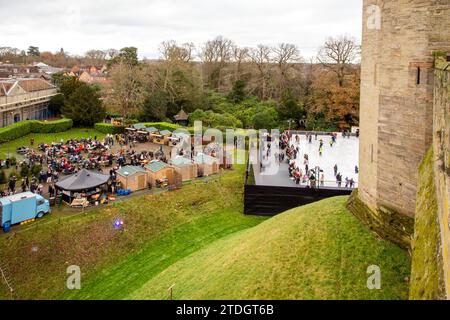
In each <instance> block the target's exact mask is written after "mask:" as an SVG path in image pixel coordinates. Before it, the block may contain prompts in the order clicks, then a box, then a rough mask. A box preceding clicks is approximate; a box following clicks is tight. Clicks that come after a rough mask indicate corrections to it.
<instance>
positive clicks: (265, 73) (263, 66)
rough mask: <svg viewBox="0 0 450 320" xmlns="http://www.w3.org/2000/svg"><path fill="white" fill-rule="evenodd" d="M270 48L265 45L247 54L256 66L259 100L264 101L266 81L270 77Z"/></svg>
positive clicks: (266, 87) (266, 91) (266, 94)
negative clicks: (259, 84) (259, 85)
mask: <svg viewBox="0 0 450 320" xmlns="http://www.w3.org/2000/svg"><path fill="white" fill-rule="evenodd" d="M271 54H272V48H271V47H269V46H265V45H262V44H260V45H258V46H257V47H256V48H253V49H251V50H250V51H249V52H248V55H249V57H250V59H251V60H252V62H253V64H254V65H255V66H256V69H257V70H258V73H259V81H260V83H261V96H260V98H261V99H263V100H265V99H267V97H268V90H267V89H268V81H269V75H270V64H271V62H272V58H271Z"/></svg>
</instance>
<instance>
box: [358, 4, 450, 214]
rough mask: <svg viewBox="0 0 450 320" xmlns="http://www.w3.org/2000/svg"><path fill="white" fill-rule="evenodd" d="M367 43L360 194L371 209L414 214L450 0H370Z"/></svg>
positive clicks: (448, 42) (447, 40)
mask: <svg viewBox="0 0 450 320" xmlns="http://www.w3.org/2000/svg"><path fill="white" fill-rule="evenodd" d="M378 18H379V20H378ZM362 46H363V51H362V62H361V63H362V66H361V68H362V71H361V116H360V125H361V128H362V131H361V138H360V139H361V147H360V168H361V170H360V172H361V173H360V178H359V182H360V183H359V195H360V198H361V199H362V200H363V201H364V202H365V203H366V204H367V205H368V206H369V207H370V208H371V209H372V210H378V209H380V207H386V208H389V209H391V210H394V211H396V212H398V213H401V214H403V215H406V216H410V217H413V216H414V212H415V199H416V193H417V179H418V167H419V164H420V162H421V160H422V158H423V156H424V154H425V152H426V150H427V149H428V148H429V147H430V146H431V143H432V137H433V130H432V127H433V88H434V87H433V82H434V81H433V80H434V77H433V75H434V70H433V62H434V57H433V52H434V51H450V1H449V0H440V1H439V0H427V1H424V0H364V19H363V37H362Z"/></svg>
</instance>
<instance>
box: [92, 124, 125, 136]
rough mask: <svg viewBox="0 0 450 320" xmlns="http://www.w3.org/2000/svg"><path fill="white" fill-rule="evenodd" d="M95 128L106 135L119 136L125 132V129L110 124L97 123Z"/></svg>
mask: <svg viewBox="0 0 450 320" xmlns="http://www.w3.org/2000/svg"><path fill="white" fill-rule="evenodd" d="M94 128H95V130H97V131H99V132H101V133H104V134H118V133H123V132H124V130H125V128H124V127H120V126H115V125H112V124H109V123H96V124H95V125H94Z"/></svg>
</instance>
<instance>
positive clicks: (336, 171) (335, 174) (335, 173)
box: [334, 164, 338, 177]
mask: <svg viewBox="0 0 450 320" xmlns="http://www.w3.org/2000/svg"><path fill="white" fill-rule="evenodd" d="M337 174H338V166H337V164H335V165H334V176H335V177H336V176H337Z"/></svg>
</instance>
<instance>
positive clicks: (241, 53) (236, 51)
mask: <svg viewBox="0 0 450 320" xmlns="http://www.w3.org/2000/svg"><path fill="white" fill-rule="evenodd" d="M248 53H249V48H240V47H238V46H234V47H233V62H234V64H235V69H234V81H237V80H240V79H241V76H242V65H243V64H244V63H245V62H246V61H247V59H248V58H249V55H248Z"/></svg>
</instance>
